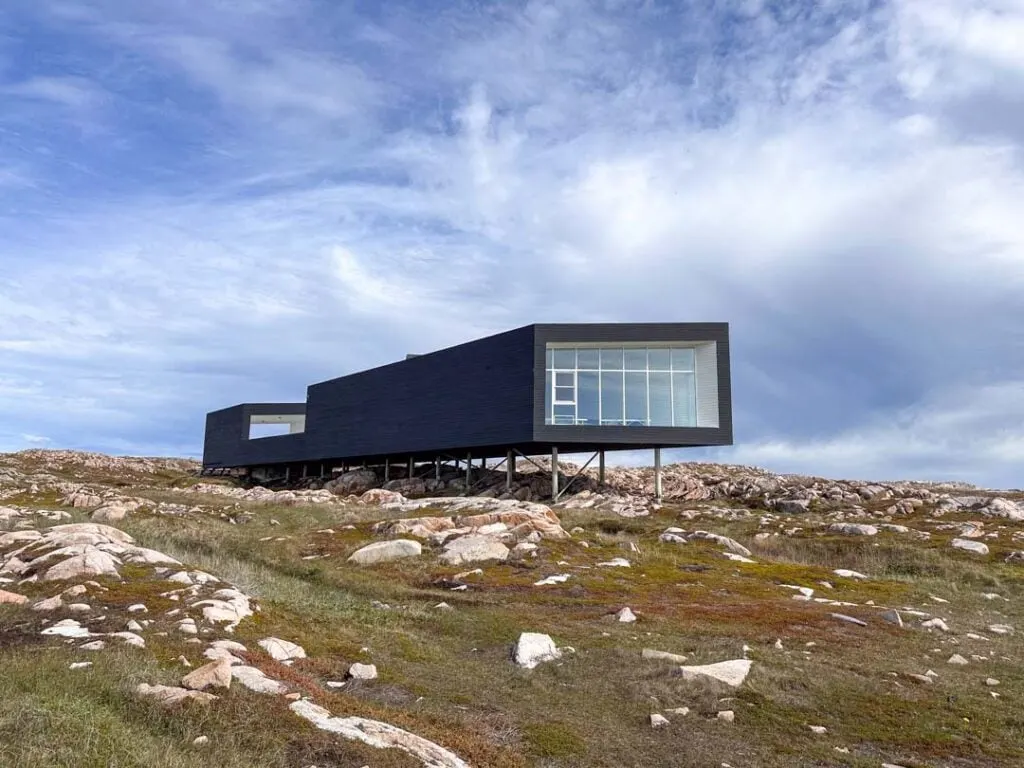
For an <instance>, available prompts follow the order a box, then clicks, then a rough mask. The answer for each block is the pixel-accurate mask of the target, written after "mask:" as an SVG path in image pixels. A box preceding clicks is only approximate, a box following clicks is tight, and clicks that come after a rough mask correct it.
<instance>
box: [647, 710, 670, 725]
mask: <svg viewBox="0 0 1024 768" xmlns="http://www.w3.org/2000/svg"><path fill="white" fill-rule="evenodd" d="M666 725H669V722H668V719H667V718H666V717H664V716H662V715H659V714H658V713H654V714H653V715H651V728H664V727H665V726H666Z"/></svg>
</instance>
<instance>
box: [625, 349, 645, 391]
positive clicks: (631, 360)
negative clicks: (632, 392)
mask: <svg viewBox="0 0 1024 768" xmlns="http://www.w3.org/2000/svg"><path fill="white" fill-rule="evenodd" d="M626 370H627V371H646V370H647V350H646V349H627V350H626ZM628 386H629V385H627V388H628Z"/></svg>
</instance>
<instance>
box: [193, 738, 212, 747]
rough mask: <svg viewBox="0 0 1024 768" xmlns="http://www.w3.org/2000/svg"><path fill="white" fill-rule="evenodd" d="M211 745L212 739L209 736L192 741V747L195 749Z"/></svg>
mask: <svg viewBox="0 0 1024 768" xmlns="http://www.w3.org/2000/svg"><path fill="white" fill-rule="evenodd" d="M209 743H210V737H209V736H196V737H195V738H194V739H192V746H193V747H205V746H206V745H207V744H209Z"/></svg>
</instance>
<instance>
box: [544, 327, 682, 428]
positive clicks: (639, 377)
mask: <svg viewBox="0 0 1024 768" xmlns="http://www.w3.org/2000/svg"><path fill="white" fill-rule="evenodd" d="M546 367H547V378H546V380H547V390H546V394H545V403H544V413H545V419H544V420H545V423H547V424H562V425H575V426H627V427H694V426H696V425H697V408H696V385H695V379H694V351H693V348H692V347H681V346H670V345H667V346H632V345H630V346H622V347H592V346H591V347H583V346H579V347H565V346H554V347H552V346H549V347H548V349H547V366H546Z"/></svg>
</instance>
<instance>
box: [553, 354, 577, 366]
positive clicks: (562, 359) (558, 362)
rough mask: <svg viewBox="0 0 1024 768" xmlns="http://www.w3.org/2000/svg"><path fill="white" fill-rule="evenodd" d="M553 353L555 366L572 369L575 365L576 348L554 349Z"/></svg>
mask: <svg viewBox="0 0 1024 768" xmlns="http://www.w3.org/2000/svg"><path fill="white" fill-rule="evenodd" d="M554 353H555V356H554V357H555V368H558V369H567V370H570V371H571V370H572V369H573V368H575V367H576V350H575V349H556V350H554Z"/></svg>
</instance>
